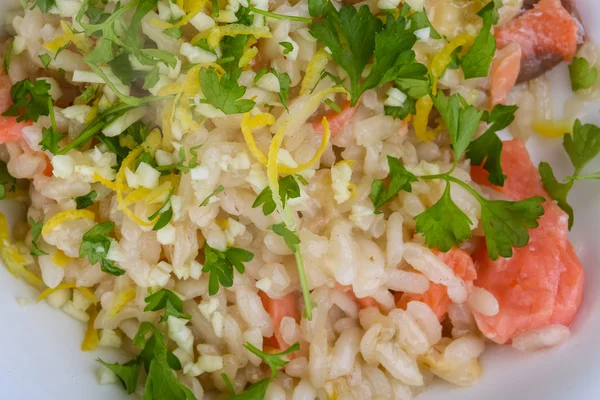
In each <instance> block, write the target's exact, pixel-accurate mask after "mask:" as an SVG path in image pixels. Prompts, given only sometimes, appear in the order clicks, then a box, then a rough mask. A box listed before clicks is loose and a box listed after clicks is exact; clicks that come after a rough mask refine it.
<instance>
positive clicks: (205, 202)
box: [200, 185, 225, 207]
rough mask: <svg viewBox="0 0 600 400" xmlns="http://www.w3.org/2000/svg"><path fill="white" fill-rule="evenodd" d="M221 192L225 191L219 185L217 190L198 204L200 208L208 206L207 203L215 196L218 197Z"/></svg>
mask: <svg viewBox="0 0 600 400" xmlns="http://www.w3.org/2000/svg"><path fill="white" fill-rule="evenodd" d="M223 190H225V188H224V187H223V185H219V187H218V188H216V189H215V191H214V192H212V193H211V194H209V195H208V196H207V197H206V198H205V199H204V200H203V201H202V203H200V207H204V206H206V205H208V203H209V202H210V199H211V198H212V197H214V196H216V195H218V194H219V193H221V192H222V191H223Z"/></svg>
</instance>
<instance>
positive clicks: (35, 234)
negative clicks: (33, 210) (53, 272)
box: [29, 217, 48, 257]
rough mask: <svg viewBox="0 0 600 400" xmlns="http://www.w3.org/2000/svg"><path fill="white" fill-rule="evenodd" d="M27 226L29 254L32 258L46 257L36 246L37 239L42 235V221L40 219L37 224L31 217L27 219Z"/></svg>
mask: <svg viewBox="0 0 600 400" xmlns="http://www.w3.org/2000/svg"><path fill="white" fill-rule="evenodd" d="M29 225H31V252H30V254H31V255H32V256H38V257H39V256H44V255H48V253H46V252H45V251H43V250H41V249H40V248H39V247H38V245H37V244H36V242H37V240H38V238H39V237H40V235H41V234H42V228H43V227H44V220H43V219H41V220H39V221H37V222H35V220H34V219H33V218H31V217H29Z"/></svg>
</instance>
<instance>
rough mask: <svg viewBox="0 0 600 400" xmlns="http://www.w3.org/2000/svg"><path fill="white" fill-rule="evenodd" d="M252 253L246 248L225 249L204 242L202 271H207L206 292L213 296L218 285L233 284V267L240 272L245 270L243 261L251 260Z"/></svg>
mask: <svg viewBox="0 0 600 400" xmlns="http://www.w3.org/2000/svg"><path fill="white" fill-rule="evenodd" d="M253 258H254V254H252V253H251V252H249V251H247V250H243V249H238V248H235V247H230V248H228V249H227V250H225V251H220V250H217V249H213V248H212V247H210V246H209V245H208V244H206V243H205V244H204V267H203V268H202V272H208V273H209V274H210V278H209V280H208V294H209V295H211V296H214V295H215V294H217V292H218V291H219V286H223V287H231V286H233V267H235V269H237V271H238V272H239V273H240V274H243V273H244V271H245V267H244V264H243V263H244V262H248V261H252V259H253Z"/></svg>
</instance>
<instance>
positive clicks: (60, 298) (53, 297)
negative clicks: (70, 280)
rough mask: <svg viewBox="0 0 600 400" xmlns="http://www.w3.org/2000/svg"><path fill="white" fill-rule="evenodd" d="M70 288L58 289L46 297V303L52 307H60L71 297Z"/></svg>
mask: <svg viewBox="0 0 600 400" xmlns="http://www.w3.org/2000/svg"><path fill="white" fill-rule="evenodd" d="M71 292H72V291H71V289H60V290H56V291H55V292H53V293H51V294H50V295H48V297H46V303H48V304H49V305H50V306H51V307H54V308H62V306H64V305H65V304H66V303H67V301H69V299H70V298H71Z"/></svg>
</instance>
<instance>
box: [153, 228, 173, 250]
mask: <svg viewBox="0 0 600 400" xmlns="http://www.w3.org/2000/svg"><path fill="white" fill-rule="evenodd" d="M175 236H176V232H175V227H174V226H173V225H171V224H167V225H165V226H164V227H163V228H161V229H159V230H158V232H156V240H158V243H160V244H162V245H170V244H175Z"/></svg>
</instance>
